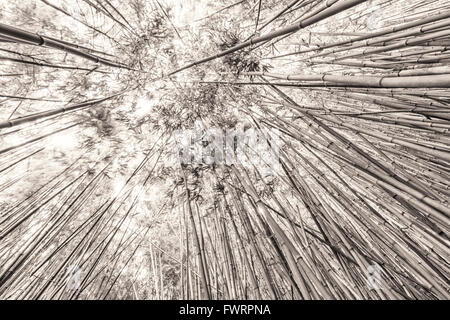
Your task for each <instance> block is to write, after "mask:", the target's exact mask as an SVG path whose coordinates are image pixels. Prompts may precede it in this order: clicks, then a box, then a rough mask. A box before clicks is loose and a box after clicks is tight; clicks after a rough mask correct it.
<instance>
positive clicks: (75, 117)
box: [0, 0, 450, 300]
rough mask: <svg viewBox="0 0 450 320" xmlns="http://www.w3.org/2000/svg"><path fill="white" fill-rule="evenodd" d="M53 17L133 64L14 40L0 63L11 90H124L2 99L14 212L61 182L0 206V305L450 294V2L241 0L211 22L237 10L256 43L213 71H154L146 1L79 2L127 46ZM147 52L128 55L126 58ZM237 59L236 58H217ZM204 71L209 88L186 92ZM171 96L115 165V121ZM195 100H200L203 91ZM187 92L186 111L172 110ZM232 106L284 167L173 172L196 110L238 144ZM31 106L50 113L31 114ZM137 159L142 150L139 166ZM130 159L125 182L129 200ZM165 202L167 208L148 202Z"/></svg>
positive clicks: (5, 186) (202, 84)
mask: <svg viewBox="0 0 450 320" xmlns="http://www.w3.org/2000/svg"><path fill="white" fill-rule="evenodd" d="M41 2H42V4H41V5H44V6H47V7H49V8H50V9H52V10H56V11H57V12H59V13H60V14H61V15H63V16H65V17H70V18H71V19H72V20H73V21H75V22H76V23H81V24H82V25H83V26H84V27H86V28H87V29H88V30H90V31H91V32H93V33H94V34H97V35H99V36H101V37H102V39H104V41H110V43H119V44H118V45H117V47H116V50H117V52H118V53H122V54H123V55H124V56H125V55H129V57H130V58H129V60H130V61H129V62H125V61H126V60H125V59H118V58H117V57H116V56H115V55H116V52H114V54H113V53H106V52H103V51H102V50H100V49H99V48H97V49H94V48H89V47H88V46H87V45H86V44H74V43H72V42H69V41H63V40H60V39H56V38H52V37H50V36H43V35H42V34H40V33H36V32H31V31H26V30H24V29H23V28H17V27H13V26H9V25H7V24H0V41H1V42H0V45H2V43H5V49H3V48H2V49H1V50H2V52H3V51H4V53H5V54H8V56H5V57H0V61H3V60H5V61H6V60H7V61H8V63H12V64H14V65H15V66H17V67H16V69H14V70H12V71H11V73H10V74H6V73H5V74H0V79H1V80H2V81H6V80H5V79H8V80H9V78H20V77H21V76H22V77H24V76H25V75H26V76H28V75H29V74H28V72H29V69H26V68H30V67H32V68H37V70H42V69H43V68H51V69H52V70H53V69H55V70H57V72H61V73H63V74H64V75H67V73H66V72H71V73H70V75H72V76H73V77H74V78H76V77H81V78H82V79H85V80H86V79H88V78H89V79H91V80H90V81H92V82H93V83H97V82H98V83H99V82H101V81H100V79H107V80H108V81H111V82H112V81H114V80H116V81H119V80H120V81H122V82H121V83H120V85H118V86H113V87H112V88H111V89H110V90H108V92H105V94H103V95H98V96H97V97H96V98H95V97H94V98H92V97H91V96H85V95H83V94H81V95H73V96H72V95H69V97H71V99H70V100H69V99H64V100H61V99H56V96H55V95H50V96H48V97H42V96H41V95H31V94H29V93H30V92H32V91H33V88H37V87H33V86H35V84H34V82H32V81H30V82H29V83H28V87H29V89H27V90H28V91H21V90H18V91H17V92H16V93H14V95H13V94H9V93H8V94H6V93H5V95H1V96H0V97H1V98H2V99H4V100H3V102H5V103H8V102H11V101H13V102H16V103H17V104H14V105H13V107H12V108H11V110H10V109H8V110H7V112H5V114H7V116H6V117H5V118H0V139H2V140H0V141H1V145H0V175H1V176H0V177H1V178H2V179H1V180H0V197H3V195H4V194H5V195H9V196H10V197H11V190H17V188H19V187H20V185H21V183H23V181H36V180H27V179H31V178H32V177H34V178H35V179H36V177H46V179H39V183H38V184H36V185H35V186H33V187H32V188H29V189H28V190H27V189H26V188H23V191H24V192H23V194H22V195H20V197H17V196H16V197H15V201H14V202H13V201H8V203H6V201H5V203H3V202H0V298H3V299H113V298H130V299H142V298H153V299H305V300H318V299H343V300H345V299H374V300H376V299H386V300H397V299H430V300H431V299H449V298H450V277H449V275H450V265H449V263H450V249H449V248H450V238H449V233H450V205H449V199H450V189H449V187H450V134H449V129H450V115H449V112H450V92H449V89H448V88H450V55H449V53H448V48H449V47H450V4H448V3H445V2H442V1H438V0H435V1H422V0H402V1H393V0H387V1H383V0H377V1H365V0H329V1H318V0H292V1H283V2H282V3H276V4H272V5H269V4H265V3H264V1H231V2H232V3H231V2H227V3H226V4H225V5H224V6H223V7H221V8H219V9H218V10H215V11H214V12H213V13H212V14H209V15H207V16H206V17H204V18H202V19H198V22H202V23H208V20H209V19H216V18H217V17H218V16H221V15H224V14H226V13H227V12H229V11H230V10H237V9H238V8H240V7H241V6H242V9H241V10H242V11H243V12H244V14H243V18H242V19H241V20H242V21H240V22H241V23H242V25H246V26H247V25H248V23H249V21H248V17H252V18H254V21H252V22H251V24H250V25H248V26H247V27H242V28H243V29H244V30H245V31H246V33H245V35H246V36H245V37H243V39H242V40H241V41H237V42H232V44H230V45H227V46H224V47H223V48H222V49H223V50H222V51H220V50H217V51H216V52H214V53H213V54H210V53H211V52H210V51H207V52H208V53H209V54H208V55H205V58H198V57H199V54H198V53H195V54H193V55H191V57H196V58H197V60H193V59H184V60H190V61H187V62H183V61H175V62H174V60H176V59H167V61H169V62H168V63H169V64H168V65H166V66H165V67H161V69H162V71H161V72H154V71H153V70H148V69H146V66H144V65H143V63H142V61H140V60H139V59H141V58H142V59H144V58H143V57H144V56H145V51H143V49H142V46H143V45H142V43H143V42H142V41H144V40H142V37H141V35H140V33H141V30H140V29H139V30H138V26H137V24H136V21H138V20H139V18H142V17H139V14H140V12H143V11H144V10H143V9H142V8H141V7H138V5H137V4H138V3H139V1H134V2H133V3H135V7H133V9H135V11H134V12H135V14H134V15H131V14H130V16H127V13H128V12H133V11H132V10H131V9H130V8H129V6H131V5H129V6H128V5H127V4H119V1H108V0H96V1H84V0H83V2H84V5H86V6H87V7H88V8H89V9H91V10H94V11H95V12H96V14H97V15H100V16H101V17H103V19H105V20H107V21H109V23H111V24H112V25H113V26H114V28H116V29H117V30H119V31H117V32H118V33H117V34H121V35H122V36H123V38H120V39H119V38H117V39H115V38H114V36H113V34H112V33H110V32H108V31H106V29H104V30H101V28H99V27H98V26H96V25H94V24H93V23H90V22H89V21H87V19H82V18H81V17H78V16H76V15H74V14H73V13H72V12H69V11H68V10H65V9H64V8H60V7H58V6H56V5H54V4H53V3H52V2H51V1H44V0H42V1H41ZM245 5H248V6H245ZM124 8H126V9H124ZM136 8H138V9H140V10H138V9H136ZM152 8H153V9H154V10H155V11H157V12H159V13H160V15H158V19H159V18H161V17H162V18H161V19H164V20H165V21H166V24H167V26H168V27H167V29H168V30H170V32H172V33H174V34H175V36H172V37H173V38H171V39H177V40H180V39H181V40H180V41H181V43H182V44H183V46H187V45H188V43H187V42H186V41H183V40H186V39H184V37H185V35H184V33H183V31H182V30H180V29H178V28H177V26H176V25H175V24H174V22H173V21H172V20H171V19H173V16H171V15H170V14H169V11H167V10H166V9H165V7H164V5H163V4H161V3H159V2H158V1H154V2H153V3H152ZM135 15H136V16H135ZM374 16H376V18H372V20H371V17H374ZM217 19H218V18H217ZM374 20H375V22H376V23H378V25H375V26H374V25H372V24H373V23H374V22H373V21H374ZM158 21H159V20H158ZM158 23H159V22H158ZM116 29H114V30H116ZM324 29H325V30H327V31H326V32H325V31H324ZM146 30H147V29H146ZM147 31H148V30H147ZM134 36H135V37H136V42H135V43H134V44H135V45H136V49H135V50H134V51H133V52H131V49H129V51H127V48H124V46H123V45H120V41H121V39H122V40H123V41H125V40H124V39H127V38H133V37H134ZM133 39H134V38H133ZM155 39H156V40H155V42H154V43H157V42H156V41H159V39H160V38H159V37H158V36H155ZM154 43H153V45H155V44H154ZM24 46H28V47H30V46H33V47H36V46H38V47H39V50H52V49H58V50H59V51H61V50H62V51H63V52H66V53H70V54H72V55H73V56H75V57H73V59H79V58H81V60H69V61H70V63H71V64H70V65H68V64H66V61H65V58H64V63H62V62H61V63H60V62H56V61H49V59H46V58H44V57H45V56H44V55H35V54H34V52H33V51H30V52H29V51H23V52H24V53H19V52H21V49H22V48H23V47H24ZM45 47H49V48H48V49H47V48H45ZM22 50H24V49H22ZM140 50H141V51H140ZM162 50H163V49H161V51H162ZM164 50H166V51H169V49H164ZM42 52H46V51H42ZM124 52H126V54H125V53H124ZM239 54H241V56H237V55H239ZM133 55H135V57H136V56H138V55H140V56H139V59H137V58H135V57H134V58H133ZM13 56H15V58H13ZM161 56H162V55H161V54H160V51H157V53H156V54H155V60H158V58H160V59H161V61H163V62H164V63H167V61H166V60H163V58H162V57H161ZM246 56H252V57H254V56H256V57H257V61H256V62H254V63H252V64H250V63H247V64H242V65H245V66H256V67H252V68H249V67H246V68H247V69H245V70H239V72H234V73H233V72H231V71H227V69H224V67H223V65H226V63H223V65H222V61H237V60H238V58H239V59H244V58H242V57H246ZM226 57H234V60H233V59H229V60H221V58H226ZM237 57H238V58H237ZM180 60H182V59H180ZM80 61H86V63H87V61H89V63H92V62H93V63H95V66H86V65H84V64H83V63H84V62H80ZM117 61H120V62H117ZM77 62H78V64H77ZM147 62H148V61H147ZM163 62H161V63H163ZM153 66H155V68H156V66H158V64H157V63H154V65H153ZM100 67H101V68H102V69H99V68H100ZM219 68H221V69H219ZM45 70H47V69H45ZM171 70H172V71H171ZM204 70H207V72H204ZM224 70H225V71H224ZM233 70H234V69H233ZM2 72H3V69H2ZM33 72H36V70H35V69H33ZM40 72H44V71H40ZM152 72H153V73H152ZM189 72H192V75H193V77H196V76H198V75H201V76H199V79H194V78H193V80H195V81H192V82H194V83H189V84H186V81H184V80H185V78H183V76H184V75H185V73H189ZM33 76H34V75H33ZM42 76H43V75H42ZM102 77H110V78H102ZM45 79H47V78H45ZM117 79H119V80H117ZM197 80H198V81H197ZM98 83H97V84H98ZM142 83H145V84H144V85H143V84H142ZM161 83H164V87H163V85H160V84H161ZM98 85H99V86H100V84H98ZM157 85H160V87H158V88H157V89H155V88H156V86H157ZM166 85H170V86H171V87H170V89H169V90H168V91H169V93H165V94H164V95H162V98H161V99H160V100H159V101H158V103H157V104H155V105H157V106H155V107H152V108H150V107H149V108H147V107H146V108H145V109H144V111H145V114H146V116H147V117H149V118H152V121H153V122H155V123H157V125H155V126H153V127H145V128H147V130H148V132H146V134H145V138H142V139H141V140H144V143H142V144H138V142H137V140H131V139H130V140H127V139H124V140H123V141H122V144H121V145H120V150H118V151H113V152H111V151H110V150H109V149H108V148H109V147H110V146H111V145H114V143H115V140H114V139H113V138H111V139H110V140H108V143H109V144H108V145H107V147H105V148H100V147H99V146H100V144H101V142H100V141H101V139H104V140H107V139H109V138H108V137H109V136H108V134H107V133H108V132H109V131H108V130H107V129H108V125H109V123H108V121H109V120H110V118H109V117H110V116H109V115H108V112H111V111H114V110H116V108H120V107H118V106H120V105H122V104H123V105H125V104H126V102H125V101H126V100H127V99H129V100H132V99H134V98H133V95H144V93H143V92H149V91H152V93H154V92H153V91H155V92H156V91H158V90H160V91H163V90H164V88H165V86H166ZM187 85H191V86H192V87H193V88H195V89H196V90H197V89H198V88H200V89H198V90H199V92H200V93H199V94H198V95H194V94H190V93H189V92H188V90H187V89H186V87H185V86H187ZM86 87H87V88H89V87H88V86H86ZM95 88H96V89H97V90H99V89H98V88H97V87H95ZM108 88H109V87H108ZM201 88H203V90H202V89H201ZM205 88H206V89H205ZM217 88H220V91H219V89H217ZM192 90H193V89H192ZM213 90H216V91H213ZM36 91H37V92H39V91H38V90H37V89H36ZM8 92H10V91H8ZM69 92H70V94H72V92H71V91H69ZM211 92H213V93H211ZM225 93H226V96H225V98H224V101H223V100H220V101H219V98H218V96H220V95H221V96H223V95H225ZM145 94H146V93H145ZM155 94H156V93H155ZM175 94H176V97H178V100H176V99H171V98H167V97H166V96H168V97H172V96H171V95H175ZM206 94H209V95H208V96H207V98H204V97H205V96H206ZM193 96H195V98H193ZM198 96H200V98H198ZM211 96H213V98H211ZM99 97H101V98H99ZM194 99H196V100H195V101H194ZM202 99H203V100H202ZM215 99H216V100H215ZM200 100H201V101H200ZM211 100H213V102H211ZM205 101H206V102H205ZM3 102H1V103H3ZM191 104H192V105H195V106H194V107H192V106H191ZM236 104H237V105H238V109H239V110H238V112H239V115H238V119H237V120H235V122H239V123H240V124H244V125H245V126H251V127H252V128H255V130H256V132H258V133H259V134H261V135H262V136H263V137H264V132H265V131H264V129H274V130H278V131H279V132H280V140H279V141H278V143H279V146H278V147H279V169H278V170H276V171H275V172H274V173H272V174H266V173H265V172H263V171H262V170H261V168H259V167H258V166H256V165H249V164H248V163H250V164H251V163H253V162H252V157H253V155H250V154H246V155H245V157H246V159H247V160H248V162H247V161H243V160H242V158H241V160H240V162H237V163H234V164H225V165H223V164H222V165H215V164H214V165H205V164H182V163H178V162H176V161H175V165H174V166H173V167H170V164H171V162H170V159H173V156H174V153H175V154H176V153H177V151H174V150H177V148H176V141H174V139H173V136H172V133H173V129H174V127H177V125H176V123H177V122H176V121H179V122H180V124H178V127H177V128H179V127H182V126H183V125H185V123H184V124H183V119H187V117H188V116H187V115H186V114H188V115H189V120H191V116H192V117H193V118H195V120H196V121H197V124H200V131H201V132H202V133H205V132H206V131H207V130H208V128H209V127H217V128H224V127H225V125H224V122H225V121H224V120H223V119H219V118H218V116H217V113H222V110H227V112H229V109H227V107H229V108H232V107H236ZM23 105H26V106H33V105H35V106H36V105H37V106H38V107H36V108H33V107H29V108H28V109H27V110H32V111H30V112H28V111H27V112H21V110H20V109H19V108H24V106H23ZM49 105H51V107H49ZM105 105H106V107H105ZM160 105H163V106H162V107H161V106H160ZM186 105H189V106H186ZM205 105H206V106H205ZM44 106H45V107H44ZM135 107H136V103H134V104H133V106H132V107H130V108H129V109H124V110H125V111H121V113H117V115H116V116H117V118H119V120H120V119H122V120H123V119H126V121H125V120H123V121H124V122H125V123H126V125H127V126H129V127H131V124H129V123H131V120H129V118H126V116H127V115H128V114H130V113H132V112H131V111H130V110H134V109H133V108H135ZM127 108H128V107H127ZM190 108H191V109H190ZM202 108H203V109H202ZM18 109H19V111H18ZM105 109H108V112H107V111H105ZM186 110H188V111H186ZM192 110H194V111H192ZM189 112H191V113H189ZM17 113H20V114H21V115H18V114H17ZM223 113H225V111H223ZM192 114H193V115H192ZM2 115H3V113H2ZM82 115H84V117H82ZM227 116H228V115H227ZM120 117H122V118H120ZM157 117H160V118H161V119H159V118H157ZM230 117H231V116H230ZM94 118H95V119H94ZM93 119H94V120H95V125H96V126H97V128H98V131H99V132H100V134H101V136H100V139H99V140H95V141H96V142H95V141H94V139H93V138H92V139H91V140H90V141H89V143H85V144H83V146H82V148H81V150H78V151H79V153H78V156H77V157H73V156H72V157H67V158H64V161H61V162H62V163H63V164H62V165H57V164H52V162H53V160H52V157H54V154H55V151H50V146H49V144H48V143H47V141H49V139H50V138H52V137H58V136H59V135H61V134H63V133H64V132H73V133H74V134H75V135H82V134H83V133H84V131H88V128H89V126H94V124H92V123H94V120H93ZM119 120H118V121H119ZM174 122H175V124H174ZM185 122H187V121H185ZM133 130H137V131H138V129H136V128H134V129H133ZM140 130H142V129H140ZM117 131H118V130H117ZM119 133H120V132H119ZM13 137H16V138H17V139H13ZM266 138H267V140H269V139H268V137H266ZM117 139H118V138H117ZM117 139H116V140H117ZM4 141H6V142H4ZM133 143H135V144H136V147H135V148H136V149H139V150H138V151H139V152H136V153H133V154H132V155H130V154H131V153H132V152H134V151H135V150H134V149H133V147H132V145H133ZM115 150H116V149H115ZM130 150H131V151H130ZM52 152H53V153H52ZM74 154H75V153H74ZM64 156H65V155H64V154H63V155H62V157H64ZM259 156H260V157H261V160H262V161H265V160H267V159H265V158H264V156H263V155H259ZM39 157H41V158H40V159H42V160H41V162H39V160H38V158H39ZM124 158H125V159H126V160H123V159H124ZM169 158H170V159H169ZM175 158H176V157H175ZM121 159H122V160H121ZM120 161H123V162H126V165H124V166H125V167H127V168H126V169H127V170H129V171H126V170H125V171H126V174H124V175H123V176H125V177H126V178H125V179H124V180H123V181H121V182H120V183H119V184H118V185H117V184H116V185H115V187H116V188H114V186H113V185H112V182H113V181H115V180H114V177H115V176H116V175H119V174H118V173H117V172H118V171H119V169H121V168H120V167H121V166H120ZM55 162H56V161H55ZM244 162H245V163H244ZM30 166H31V169H30ZM47 171H48V172H47ZM49 176H51V177H50V178H48V179H47V177H49ZM152 188H153V189H157V190H158V192H157V193H156V195H153V196H152V197H150V198H148V197H147V195H148V194H149V193H150V191H149V190H151V189H152ZM0 199H2V198H0ZM2 205H3V206H2ZM164 237H167V239H164ZM160 238H161V239H160ZM169 239H175V240H173V241H172V242H171V241H170V240H169ZM169 242H170V243H169ZM374 272H375V273H374ZM373 277H376V279H377V280H379V282H376V283H375V284H374V283H373V281H372V280H373Z"/></svg>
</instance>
